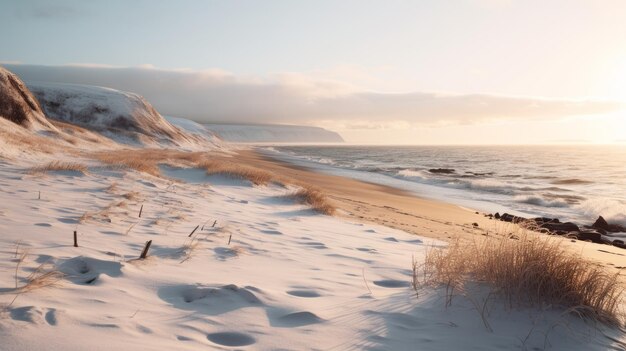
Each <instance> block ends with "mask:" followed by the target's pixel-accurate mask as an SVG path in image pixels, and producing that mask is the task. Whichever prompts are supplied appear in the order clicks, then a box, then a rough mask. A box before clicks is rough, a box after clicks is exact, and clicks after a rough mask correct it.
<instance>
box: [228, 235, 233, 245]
mask: <svg viewBox="0 0 626 351" xmlns="http://www.w3.org/2000/svg"><path fill="white" fill-rule="evenodd" d="M232 238H233V235H232V234H231V235H229V236H228V245H230V239H232Z"/></svg>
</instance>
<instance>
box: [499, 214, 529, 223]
mask: <svg viewBox="0 0 626 351" xmlns="http://www.w3.org/2000/svg"><path fill="white" fill-rule="evenodd" d="M500 220H501V221H505V222H511V223H520V222H524V221H526V218H524V217H518V216H514V215H512V214H508V213H503V214H502V215H501V216H500Z"/></svg>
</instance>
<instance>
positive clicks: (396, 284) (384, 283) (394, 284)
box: [374, 279, 409, 288]
mask: <svg viewBox="0 0 626 351" xmlns="http://www.w3.org/2000/svg"><path fill="white" fill-rule="evenodd" d="M374 285H378V286H380V287H383V288H405V287H408V286H409V282H408V281H404V280H393V279H384V280H375V281H374Z"/></svg>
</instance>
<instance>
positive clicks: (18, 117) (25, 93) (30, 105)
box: [0, 67, 55, 130]
mask: <svg viewBox="0 0 626 351" xmlns="http://www.w3.org/2000/svg"><path fill="white" fill-rule="evenodd" d="M0 118H4V119H7V120H9V121H11V122H13V123H15V124H17V125H20V126H22V127H24V128H26V129H36V130H37V129H49V130H55V127H54V126H52V124H51V123H50V122H49V121H48V120H47V119H46V116H45V114H44V112H43V110H42V108H41V106H40V105H39V103H38V101H37V99H36V98H35V96H33V94H32V93H31V92H30V91H29V90H28V88H27V87H26V85H25V84H24V82H22V80H21V79H19V78H18V77H17V76H16V75H15V74H13V73H11V72H9V71H7V70H6V69H4V68H2V67H0Z"/></svg>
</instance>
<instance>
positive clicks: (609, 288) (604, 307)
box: [413, 232, 626, 325]
mask: <svg viewBox="0 0 626 351" xmlns="http://www.w3.org/2000/svg"><path fill="white" fill-rule="evenodd" d="M420 268H421V269H423V271H422V272H421V274H422V275H423V278H422V279H423V281H421V282H419V280H420V277H419V276H420V273H418V272H417V271H418V270H419V269H420ZM413 272H414V275H413V286H414V287H415V288H417V287H418V286H421V285H423V284H434V285H438V286H445V287H446V290H447V301H446V302H447V303H448V304H449V303H450V302H451V299H452V296H453V295H454V294H455V293H457V292H460V293H462V292H463V289H464V286H465V285H466V284H467V283H470V282H477V283H485V284H487V285H488V286H489V287H491V288H492V293H493V294H494V296H499V297H502V298H504V300H505V301H506V302H507V304H508V305H509V306H511V307H512V306H513V304H521V305H529V306H545V305H555V306H561V307H564V308H566V309H568V310H569V311H570V312H572V313H575V314H577V315H579V316H582V317H583V318H589V319H592V320H596V321H599V322H602V323H605V324H608V325H619V324H620V323H622V322H623V321H625V316H624V313H623V311H622V303H623V302H624V299H625V294H624V293H625V289H626V287H625V286H624V283H623V281H622V280H621V279H620V276H619V275H620V274H619V273H615V274H613V273H609V272H608V271H607V270H606V269H605V268H603V267H601V266H599V265H597V264H594V263H592V262H589V261H587V260H585V259H583V258H582V257H580V256H577V255H574V254H572V253H570V252H568V251H566V250H565V249H564V248H563V247H562V246H561V245H560V241H559V240H558V238H550V237H540V236H538V235H532V234H530V233H527V232H524V233H522V234H520V235H519V236H518V238H517V239H516V240H514V239H512V238H509V237H507V236H496V237H493V236H492V237H490V238H481V239H478V240H476V241H473V242H461V241H460V240H456V241H454V242H452V243H451V244H450V245H449V246H448V247H446V248H433V249H431V250H429V251H428V252H427V254H426V259H425V262H424V265H423V267H420V266H419V265H416V264H415V263H414V264H413Z"/></svg>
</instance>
